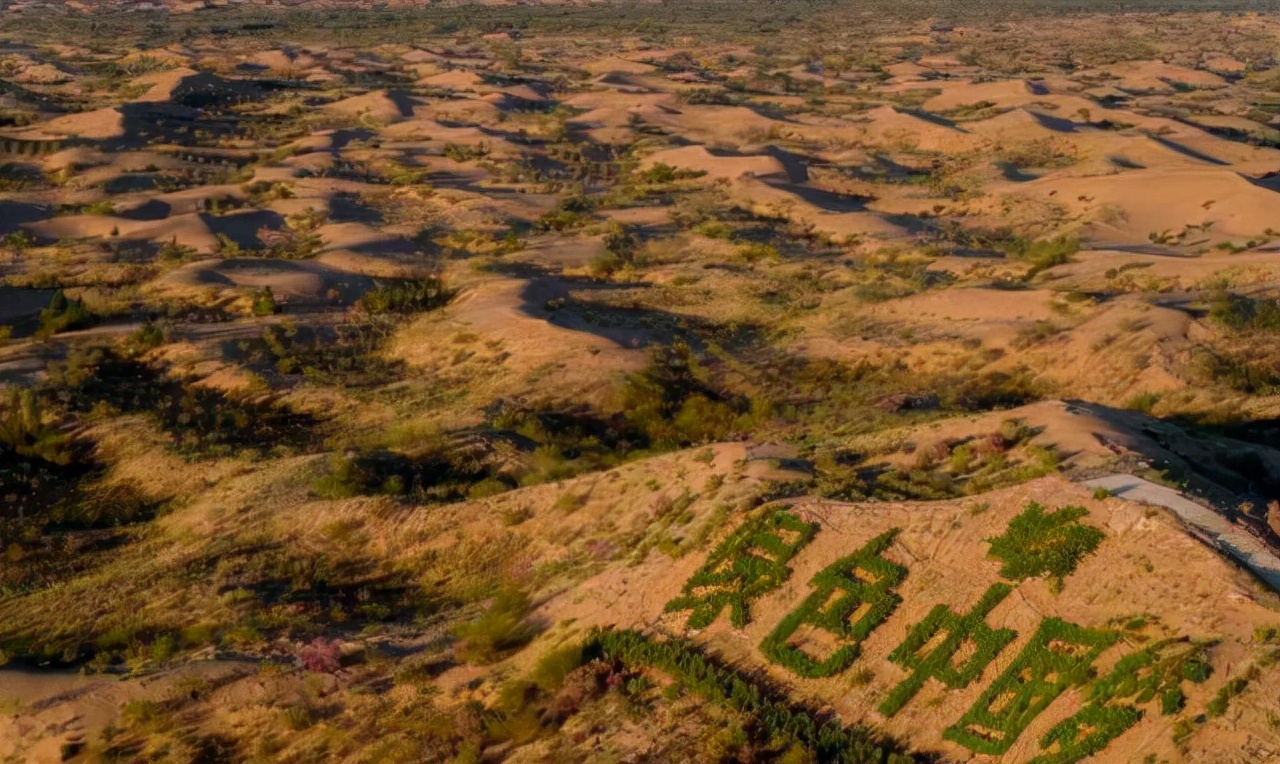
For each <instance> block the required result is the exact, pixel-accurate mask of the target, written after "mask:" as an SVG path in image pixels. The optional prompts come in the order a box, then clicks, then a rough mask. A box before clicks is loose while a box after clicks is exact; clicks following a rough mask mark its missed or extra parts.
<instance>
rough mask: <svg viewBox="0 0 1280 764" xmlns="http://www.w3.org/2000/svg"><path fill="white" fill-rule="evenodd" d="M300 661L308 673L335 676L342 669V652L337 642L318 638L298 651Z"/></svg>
mask: <svg viewBox="0 0 1280 764" xmlns="http://www.w3.org/2000/svg"><path fill="white" fill-rule="evenodd" d="M298 660H299V661H300V662H301V663H302V667H303V668H305V669H306V670H307V671H313V672H316V673H321V674H335V673H337V671H338V669H339V668H341V667H342V652H341V650H340V649H339V647H338V643H337V642H336V641H334V640H329V639H325V638H324V637H316V638H315V639H313V640H311V642H310V643H308V644H307V645H305V646H304V647H303V648H302V649H301V650H299V651H298Z"/></svg>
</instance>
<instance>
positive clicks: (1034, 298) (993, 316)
mask: <svg viewBox="0 0 1280 764" xmlns="http://www.w3.org/2000/svg"><path fill="white" fill-rule="evenodd" d="M1052 297H1053V292H1051V291H1049V290H1047V289H1028V290H1022V291H1012V292H1011V291H1006V290H1002V289H986V288H973V289H948V290H945V291H940V292H924V293H922V294H917V295H912V296H911V297H905V298H903V299H900V300H894V301H893V302H891V303H888V304H885V305H880V306H876V307H875V309H874V311H873V312H874V313H875V314H877V315H881V314H883V315H886V316H893V317H894V319H895V320H921V319H923V320H942V321H946V322H948V323H950V322H973V323H977V324H983V325H1006V324H1016V323H1023V322H1028V321H1042V320H1046V319H1048V318H1049V317H1051V316H1052V315H1053V311H1052V309H1051V308H1050V306H1049V302H1050V299H1051V298H1052Z"/></svg>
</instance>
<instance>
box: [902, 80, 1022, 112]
mask: <svg viewBox="0 0 1280 764" xmlns="http://www.w3.org/2000/svg"><path fill="white" fill-rule="evenodd" d="M1043 95H1045V93H1043V92H1038V88H1035V87H1033V86H1032V84H1031V83H1029V82H1028V81H1026V80H1005V81H1001V82H957V83H945V84H943V85H942V93H941V94H940V95H937V96H934V97H933V98H930V99H929V100H927V101H925V102H924V104H922V106H923V108H924V109H925V110H927V111H932V112H940V111H950V110H952V109H955V108H958V107H960V106H971V105H973V104H978V103H982V102H984V101H987V102H990V103H993V104H995V105H996V106H1004V107H1008V106H1022V105H1023V104H1026V103H1029V102H1031V101H1034V100H1036V98H1037V97H1039V96H1043Z"/></svg>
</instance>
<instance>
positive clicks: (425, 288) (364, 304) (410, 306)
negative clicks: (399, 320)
mask: <svg viewBox="0 0 1280 764" xmlns="http://www.w3.org/2000/svg"><path fill="white" fill-rule="evenodd" d="M455 294H456V293H455V292H454V291H452V290H450V289H448V288H447V287H446V286H445V285H444V282H443V281H441V280H440V279H439V278H436V277H431V278H425V279H416V280H403V281H394V282H380V283H378V284H377V285H376V286H375V287H374V288H373V289H371V290H369V291H368V292H365V293H364V294H363V295H361V296H360V302H359V305H360V308H361V310H363V311H364V312H366V313H368V314H369V315H374V316H376V315H382V314H384V313H401V314H406V313H421V312H425V311H429V310H435V309H437V308H441V307H444V306H445V305H447V304H449V301H450V300H452V299H453V297H454V295H455Z"/></svg>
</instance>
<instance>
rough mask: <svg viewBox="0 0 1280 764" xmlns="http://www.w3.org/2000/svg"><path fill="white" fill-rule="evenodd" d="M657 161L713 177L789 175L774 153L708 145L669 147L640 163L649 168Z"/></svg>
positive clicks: (657, 162)
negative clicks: (722, 151)
mask: <svg viewBox="0 0 1280 764" xmlns="http://www.w3.org/2000/svg"><path fill="white" fill-rule="evenodd" d="M656 164H665V165H668V166H670V167H675V168H676V169H680V170H693V171H695V172H703V173H706V174H707V177H709V178H711V179H715V178H729V179H733V178H739V177H741V176H743V175H754V176H756V177H763V176H769V175H784V176H785V175H786V168H785V167H784V166H783V164H782V162H780V161H778V160H777V159H775V158H774V157H771V156H733V155H729V156H717V155H715V154H713V153H711V152H710V151H708V150H707V149H706V147H705V146H684V147H682V148H678V149H667V150H666V151H659V152H657V153H656V154H652V155H650V156H648V157H645V159H644V160H643V161H642V162H641V163H640V166H641V168H643V169H648V168H650V167H653V166H654V165H656Z"/></svg>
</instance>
